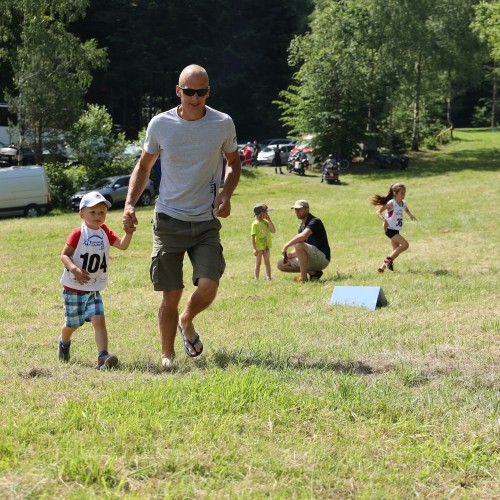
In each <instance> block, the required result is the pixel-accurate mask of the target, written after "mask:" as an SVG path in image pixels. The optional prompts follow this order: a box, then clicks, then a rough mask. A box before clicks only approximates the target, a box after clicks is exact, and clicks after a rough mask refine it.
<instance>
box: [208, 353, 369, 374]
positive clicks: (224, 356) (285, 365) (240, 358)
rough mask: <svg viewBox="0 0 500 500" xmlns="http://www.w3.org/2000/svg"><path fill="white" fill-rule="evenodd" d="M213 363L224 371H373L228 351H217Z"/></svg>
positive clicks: (347, 364)
mask: <svg viewBox="0 0 500 500" xmlns="http://www.w3.org/2000/svg"><path fill="white" fill-rule="evenodd" d="M213 362H214V363H215V365H216V366H217V367H219V368H222V369H225V368H227V367H228V366H231V365H233V366H240V367H244V368H247V367H250V366H258V367H263V368H268V369H271V370H298V371H302V370H320V371H332V372H336V373H345V374H351V375H371V374H373V373H374V369H373V368H372V367H371V366H369V365H367V364H365V363H363V362H361V361H349V362H340V361H325V360H314V359H308V358H306V357H303V356H290V357H289V358H287V359H280V358H279V356H273V355H271V356H268V355H265V354H254V353H248V354H245V353H243V352H242V351H240V352H235V351H228V350H227V349H219V350H217V351H215V352H214V355H213Z"/></svg>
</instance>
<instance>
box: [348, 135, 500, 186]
mask: <svg viewBox="0 0 500 500" xmlns="http://www.w3.org/2000/svg"><path fill="white" fill-rule="evenodd" d="M461 141H462V142H465V141H463V140H461ZM499 149H500V148H499ZM426 154H427V153H425V152H424V153H420V154H419V156H418V157H416V158H411V159H410V163H409V166H408V168H407V169H405V170H392V169H387V168H377V167H376V166H375V165H374V163H373V162H367V163H357V164H355V166H354V167H353V168H351V169H349V171H348V173H349V174H351V175H363V176H368V177H370V178H371V179H372V180H375V179H380V178H384V177H387V178H388V179H394V177H398V176H400V177H402V178H418V177H430V176H434V175H442V174H445V173H453V172H460V171H462V170H476V171H478V172H495V171H497V170H500V159H499V158H500V156H499V155H498V154H496V153H495V152H494V151H493V150H492V149H491V148H490V149H470V150H462V151H454V152H448V153H445V154H444V155H443V156H442V157H439V156H433V153H432V152H431V153H429V156H426Z"/></svg>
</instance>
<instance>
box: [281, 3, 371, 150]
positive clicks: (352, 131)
mask: <svg viewBox="0 0 500 500" xmlns="http://www.w3.org/2000/svg"><path fill="white" fill-rule="evenodd" d="M363 3H364V2H354V1H344V2H330V1H328V0H321V1H317V2H316V8H315V11H314V13H313V15H312V16H311V22H310V30H311V31H310V32H309V33H307V34H305V35H303V36H299V37H296V38H295V39H294V40H293V41H292V43H291V46H290V57H289V61H290V64H291V65H292V66H297V67H299V69H298V71H297V72H296V73H295V75H294V78H295V81H296V83H295V84H294V85H291V86H290V87H289V88H288V90H287V91H283V92H282V93H281V101H280V102H279V106H280V107H281V109H282V110H283V117H282V120H283V122H284V124H285V125H286V126H287V127H288V128H289V129H290V131H291V133H292V134H294V135H295V136H297V137H299V136H301V135H304V134H308V133H315V134H317V135H316V137H315V139H314V142H315V145H316V146H317V148H318V150H319V151H320V152H321V153H322V154H326V153H328V152H335V154H336V155H337V156H338V157H342V156H345V155H347V154H349V153H350V152H351V149H352V147H354V145H355V143H356V141H358V140H359V139H360V138H361V137H362V136H363V134H364V131H365V129H366V127H367V117H368V109H369V105H370V103H371V102H372V101H373V99H374V95H375V87H376V78H374V75H373V74H372V73H371V68H373V66H374V58H375V57H376V53H375V52H374V51H373V50H372V49H371V48H370V47H367V46H366V45H364V44H363V42H362V40H363V37H365V36H366V33H367V30H369V18H368V15H367V10H366V8H365V7H364V5H363Z"/></svg>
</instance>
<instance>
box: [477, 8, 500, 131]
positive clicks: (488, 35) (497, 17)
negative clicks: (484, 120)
mask: <svg viewBox="0 0 500 500" xmlns="http://www.w3.org/2000/svg"><path fill="white" fill-rule="evenodd" d="M472 27H473V29H474V30H475V31H476V32H477V33H479V36H480V38H481V39H482V40H483V41H484V42H485V43H486V44H487V46H488V49H489V51H490V56H491V70H490V72H489V74H490V78H491V81H492V87H493V92H492V99H491V102H492V106H491V127H492V128H494V127H496V126H497V106H496V100H497V99H496V97H497V91H498V82H499V80H500V3H499V2H498V1H487V0H483V1H482V2H481V3H480V4H479V5H478V6H477V7H476V18H475V19H474V21H473V23H472Z"/></svg>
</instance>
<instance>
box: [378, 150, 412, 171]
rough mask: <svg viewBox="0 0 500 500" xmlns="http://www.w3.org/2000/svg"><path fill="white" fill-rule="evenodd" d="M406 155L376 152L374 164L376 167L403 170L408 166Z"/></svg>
mask: <svg viewBox="0 0 500 500" xmlns="http://www.w3.org/2000/svg"><path fill="white" fill-rule="evenodd" d="M409 161H410V159H409V158H408V156H404V155H396V154H389V153H377V154H376V155H375V166H376V167H378V168H391V169H393V170H404V169H405V168H406V167H407V166H408V162H409Z"/></svg>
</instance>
